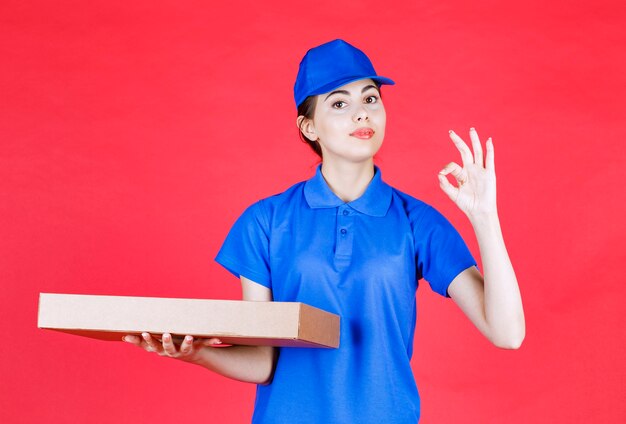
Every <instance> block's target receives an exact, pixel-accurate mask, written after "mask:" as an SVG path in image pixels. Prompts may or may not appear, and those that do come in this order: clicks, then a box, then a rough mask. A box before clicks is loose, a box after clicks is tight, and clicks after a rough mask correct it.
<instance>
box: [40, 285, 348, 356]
mask: <svg viewBox="0 0 626 424" xmlns="http://www.w3.org/2000/svg"><path fill="white" fill-rule="evenodd" d="M339 324H340V320H339V316H338V315H335V314H332V313H330V312H326V311H323V310H321V309H318V308H315V307H313V306H310V305H306V304H304V303H299V302H250V301H243V300H212V299H174V298H159V297H131V296H95V295H79V294H53V293H40V295H39V316H38V321H37V325H38V327H39V328H43V329H50V330H57V331H63V332H66V333H71V334H77V335H81V336H87V337H93V338H98V339H102V340H119V341H121V340H122V336H123V335H124V334H140V333H141V332H149V333H152V334H155V335H160V334H163V333H170V334H172V336H174V337H175V336H185V335H187V334H189V335H192V336H194V337H199V338H209V337H219V338H220V339H221V340H222V342H223V343H228V344H245V345H266V346H290V347H338V346H339Z"/></svg>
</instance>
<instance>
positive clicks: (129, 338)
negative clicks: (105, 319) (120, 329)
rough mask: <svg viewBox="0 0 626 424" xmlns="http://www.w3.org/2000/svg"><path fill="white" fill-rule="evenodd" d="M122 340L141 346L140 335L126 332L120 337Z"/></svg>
mask: <svg viewBox="0 0 626 424" xmlns="http://www.w3.org/2000/svg"><path fill="white" fill-rule="evenodd" d="M122 340H123V341H125V342H126V343H131V344H134V345H135V346H141V337H139V336H135V335H134V334H127V335H125V336H124V337H122Z"/></svg>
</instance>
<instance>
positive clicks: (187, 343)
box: [180, 336, 193, 355]
mask: <svg viewBox="0 0 626 424" xmlns="http://www.w3.org/2000/svg"><path fill="white" fill-rule="evenodd" d="M192 351H193V337H191V336H185V338H184V339H183V342H182V343H181V344H180V353H181V354H183V355H189V354H190V353H191V352H192Z"/></svg>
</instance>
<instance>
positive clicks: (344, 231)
mask: <svg viewBox="0 0 626 424" xmlns="http://www.w3.org/2000/svg"><path fill="white" fill-rule="evenodd" d="M347 232H348V230H346V229H345V228H342V229H341V234H343V235H344V236H345V235H346V233H347Z"/></svg>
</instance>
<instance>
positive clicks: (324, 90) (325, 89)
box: [298, 75, 395, 106]
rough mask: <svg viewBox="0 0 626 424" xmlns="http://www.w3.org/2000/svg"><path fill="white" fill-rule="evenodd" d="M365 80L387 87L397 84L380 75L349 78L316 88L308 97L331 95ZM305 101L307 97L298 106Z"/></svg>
mask: <svg viewBox="0 0 626 424" xmlns="http://www.w3.org/2000/svg"><path fill="white" fill-rule="evenodd" d="M363 79H371V80H373V81H375V82H377V83H379V84H381V85H382V84H385V85H394V84H395V82H394V81H393V80H392V79H390V78H387V77H381V76H380V75H373V76H365V77H363V76H359V77H348V78H343V79H340V80H337V81H333V82H331V83H329V84H326V85H323V86H321V87H319V88H316V89H315V90H313V92H312V93H310V94H309V95H308V96H307V97H309V96H317V95H319V94H324V93H330V92H331V91H333V90H335V89H337V88H339V87H342V86H344V85H346V84H350V83H351V82H354V81H360V80H363ZM305 100H306V97H305V98H304V99H300V101H299V102H298V106H299V105H300V103H302V102H303V101H305Z"/></svg>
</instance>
